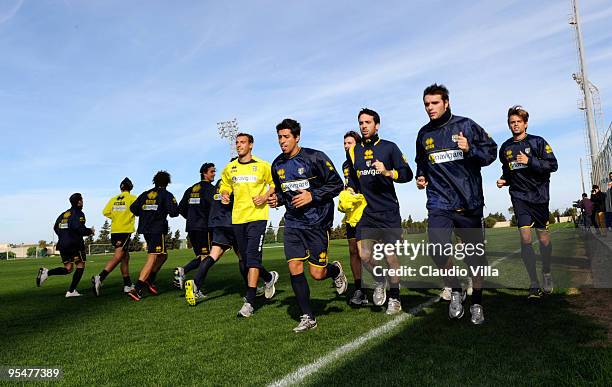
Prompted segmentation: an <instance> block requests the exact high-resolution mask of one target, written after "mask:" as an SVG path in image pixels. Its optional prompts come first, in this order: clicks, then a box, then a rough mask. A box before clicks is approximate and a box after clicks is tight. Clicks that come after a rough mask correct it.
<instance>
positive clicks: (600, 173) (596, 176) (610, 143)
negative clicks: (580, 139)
mask: <svg viewBox="0 0 612 387" xmlns="http://www.w3.org/2000/svg"><path fill="white" fill-rule="evenodd" d="M599 149H600V150H599V153H598V154H597V157H596V158H595V163H594V164H593V166H592V172H591V173H592V175H591V180H592V181H593V184H597V185H599V188H600V189H601V190H602V191H606V190H607V184H608V174H609V173H610V172H612V123H610V126H608V130H607V131H606V133H605V134H604V137H603V142H602V143H601V145H600V147H599Z"/></svg>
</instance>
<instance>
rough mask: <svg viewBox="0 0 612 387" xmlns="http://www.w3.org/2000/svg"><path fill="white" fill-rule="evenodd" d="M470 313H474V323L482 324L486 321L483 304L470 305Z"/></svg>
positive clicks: (472, 319)
mask: <svg viewBox="0 0 612 387" xmlns="http://www.w3.org/2000/svg"><path fill="white" fill-rule="evenodd" d="M470 313H471V315H472V318H471V319H470V321H472V324H475V325H480V324H482V323H484V312H483V310H482V305H480V304H474V305H472V306H470Z"/></svg>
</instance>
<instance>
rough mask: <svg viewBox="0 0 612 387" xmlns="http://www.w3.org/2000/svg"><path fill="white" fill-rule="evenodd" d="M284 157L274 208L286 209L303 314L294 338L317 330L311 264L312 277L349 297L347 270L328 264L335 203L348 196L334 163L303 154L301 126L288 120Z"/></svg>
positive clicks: (277, 170) (283, 126)
mask: <svg viewBox="0 0 612 387" xmlns="http://www.w3.org/2000/svg"><path fill="white" fill-rule="evenodd" d="M276 133H277V135H278V143H279V145H280V148H281V151H282V153H281V154H280V155H279V156H278V157H277V158H276V159H275V160H274V161H273V162H272V178H273V180H274V185H275V191H274V192H275V193H274V195H272V196H271V197H270V201H269V203H270V205H271V206H272V207H277V206H278V205H284V206H285V210H286V211H285V234H284V245H285V257H286V258H287V264H288V265H289V273H290V274H291V286H292V287H293V292H294V293H295V297H296V298H297V302H298V305H299V307H300V310H301V312H302V316H301V318H300V323H299V324H298V326H297V327H295V328H294V329H293V331H294V332H298V333H299V332H305V331H307V330H310V329H314V328H316V327H317V320H316V319H315V316H314V312H313V310H312V306H311V305H310V289H309V287H308V281H307V280H306V276H305V275H304V262H306V261H307V262H308V264H309V265H308V266H309V271H310V275H311V276H312V278H314V279H315V280H317V281H322V280H324V279H327V278H331V279H332V280H333V281H334V284H335V287H336V291H337V292H338V294H343V293H344V292H345V291H346V286H347V281H346V276H345V275H344V272H343V271H342V265H341V264H340V262H338V261H335V262H333V263H331V264H328V262H327V261H328V247H329V246H328V245H329V231H330V228H331V226H332V224H333V221H334V201H333V200H334V197H336V196H338V194H339V193H340V191H342V187H343V185H342V179H341V178H340V175H338V172H337V171H336V169H335V168H334V165H333V164H332V162H331V160H330V159H329V157H327V155H326V154H325V153H323V152H321V151H318V150H314V149H309V148H301V147H300V146H299V145H298V143H299V141H300V133H301V126H300V124H299V123H298V122H297V121H295V120H293V119H291V118H285V119H284V120H283V121H282V122H281V123H279V124H278V125H276Z"/></svg>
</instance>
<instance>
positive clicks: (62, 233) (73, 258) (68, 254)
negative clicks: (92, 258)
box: [36, 193, 95, 298]
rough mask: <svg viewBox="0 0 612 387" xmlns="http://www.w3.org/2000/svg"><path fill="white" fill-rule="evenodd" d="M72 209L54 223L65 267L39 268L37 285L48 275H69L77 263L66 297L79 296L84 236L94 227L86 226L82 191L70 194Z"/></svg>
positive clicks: (92, 232)
mask: <svg viewBox="0 0 612 387" xmlns="http://www.w3.org/2000/svg"><path fill="white" fill-rule="evenodd" d="M69 200H70V205H71V207H70V209H68V210H66V211H64V212H62V213H61V214H60V215H59V216H58V217H57V220H56V221H55V224H54V225H53V231H55V233H56V234H57V237H58V241H57V248H58V249H59V251H60V255H61V257H62V263H63V264H64V267H56V268H54V269H51V270H48V269H46V268H44V267H41V268H40V269H38V276H37V277H36V286H41V285H42V284H43V283H44V282H45V281H46V280H47V278H48V277H50V276H54V275H67V274H70V273H72V269H74V266H75V265H76V270H75V272H74V274H73V275H72V282H71V283H70V287H69V288H68V291H67V292H66V298H70V297H79V296H80V295H81V294H80V293H79V292H78V291H77V289H76V288H77V286H78V285H79V281H81V278H82V277H83V272H84V271H85V261H86V257H85V242H83V237H86V236H89V235H93V234H94V233H95V230H94V228H93V227H91V228H87V227H85V214H84V213H83V196H81V194H80V193H74V194H72V195H70V199H69Z"/></svg>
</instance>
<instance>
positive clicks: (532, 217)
mask: <svg viewBox="0 0 612 387" xmlns="http://www.w3.org/2000/svg"><path fill="white" fill-rule="evenodd" d="M512 207H513V208H514V216H516V225H517V226H518V228H531V227H533V228H536V229H538V230H546V229H548V217H549V216H550V211H549V210H548V203H529V202H526V201H524V200H521V199H517V198H512Z"/></svg>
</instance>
